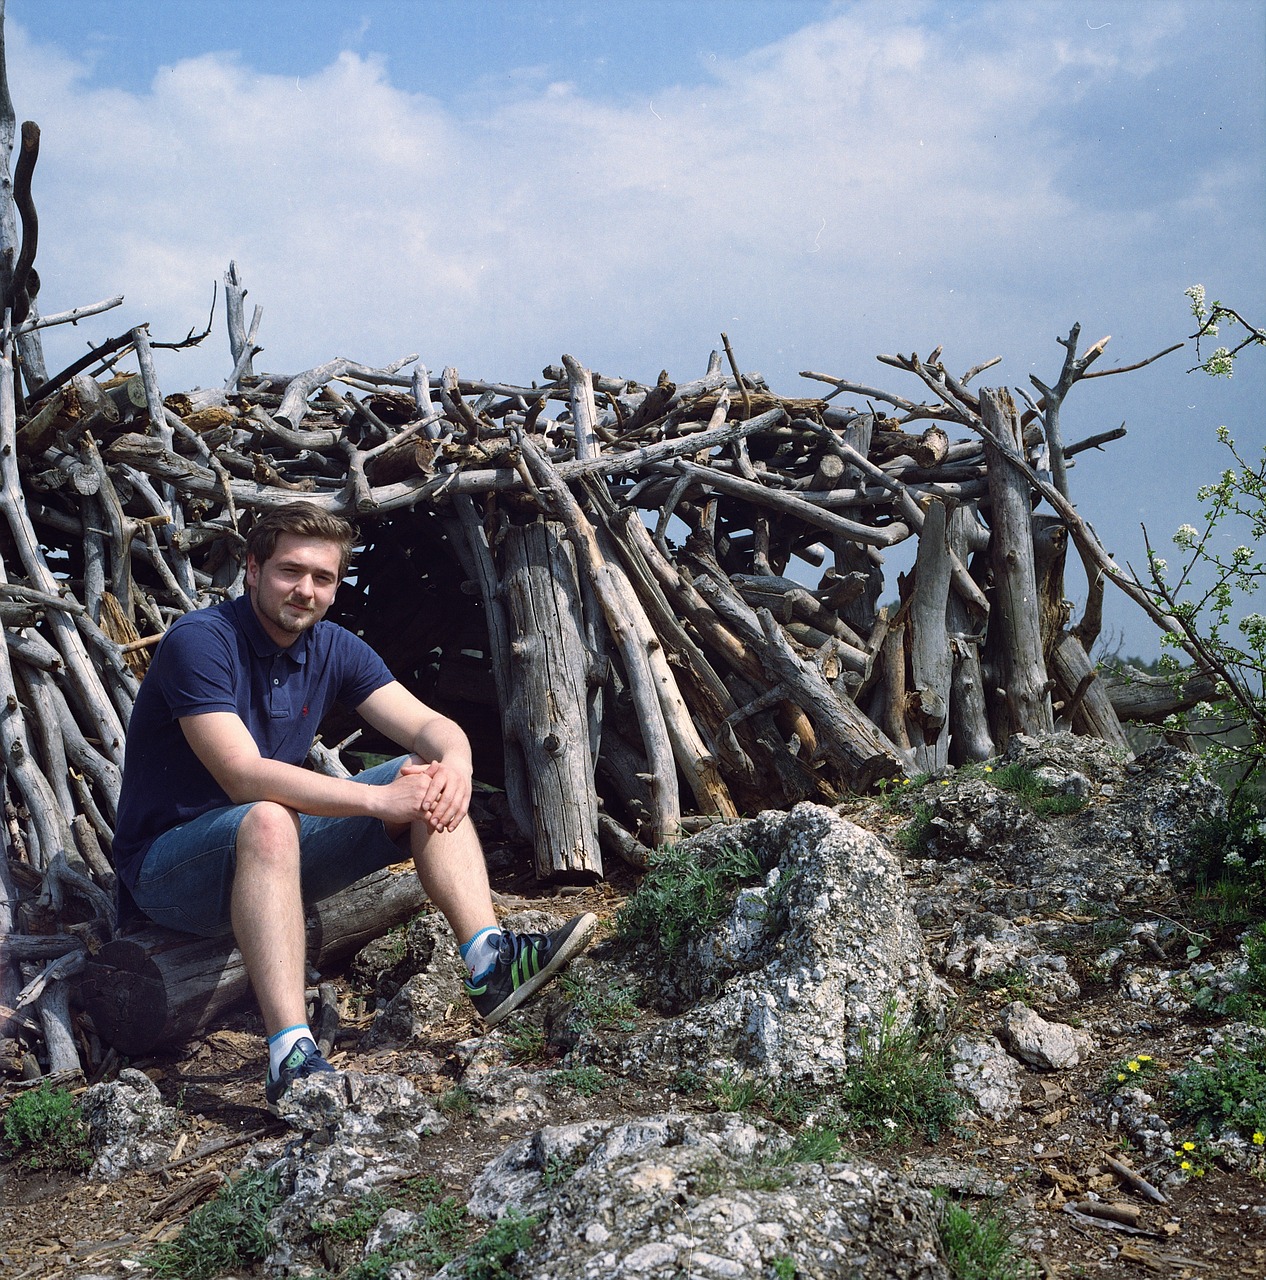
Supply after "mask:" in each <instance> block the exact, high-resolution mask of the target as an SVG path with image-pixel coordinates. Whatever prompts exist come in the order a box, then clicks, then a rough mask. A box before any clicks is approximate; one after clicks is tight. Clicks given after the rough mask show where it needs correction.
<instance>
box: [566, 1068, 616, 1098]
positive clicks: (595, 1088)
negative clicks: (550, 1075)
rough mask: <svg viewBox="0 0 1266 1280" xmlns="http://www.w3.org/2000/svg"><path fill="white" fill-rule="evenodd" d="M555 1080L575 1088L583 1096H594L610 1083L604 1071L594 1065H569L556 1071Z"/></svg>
mask: <svg viewBox="0 0 1266 1280" xmlns="http://www.w3.org/2000/svg"><path fill="white" fill-rule="evenodd" d="M554 1081H555V1083H557V1084H560V1085H564V1086H566V1087H567V1088H569V1089H574V1090H575V1091H576V1092H577V1093H578V1094H580V1096H581V1097H582V1098H594V1097H597V1095H598V1094H600V1093H601V1092H602V1091H603V1089H605V1088H606V1087H607V1085H608V1084H609V1083H610V1082H609V1081H608V1080H607V1077H606V1076H604V1075H603V1074H602V1072H601V1071H600V1070H599V1069H598V1068H597V1067H593V1066H580V1067H567V1068H565V1069H564V1070H562V1071H555V1072H554Z"/></svg>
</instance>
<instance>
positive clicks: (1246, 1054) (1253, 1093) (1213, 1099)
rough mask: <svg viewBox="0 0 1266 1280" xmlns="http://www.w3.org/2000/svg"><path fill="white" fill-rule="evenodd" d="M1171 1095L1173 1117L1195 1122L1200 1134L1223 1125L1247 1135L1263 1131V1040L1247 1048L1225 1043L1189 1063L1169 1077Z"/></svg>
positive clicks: (1265, 1088) (1265, 1083) (1265, 1072)
mask: <svg viewBox="0 0 1266 1280" xmlns="http://www.w3.org/2000/svg"><path fill="white" fill-rule="evenodd" d="M1170 1096H1171V1098H1172V1100H1173V1104H1174V1112H1175V1115H1176V1116H1177V1118H1178V1119H1180V1120H1186V1121H1188V1122H1190V1123H1191V1124H1193V1125H1195V1128H1196V1134H1197V1136H1198V1137H1200V1138H1208V1137H1216V1136H1217V1135H1218V1133H1219V1132H1220V1131H1221V1130H1223V1129H1233V1130H1234V1131H1235V1132H1236V1133H1238V1134H1240V1135H1241V1136H1242V1137H1245V1138H1250V1139H1251V1138H1252V1136H1253V1135H1254V1134H1255V1133H1266V1039H1262V1038H1258V1039H1257V1040H1256V1042H1255V1043H1254V1044H1252V1045H1251V1046H1250V1047H1249V1048H1247V1049H1237V1048H1234V1047H1232V1046H1229V1045H1224V1046H1223V1047H1222V1048H1221V1049H1219V1050H1218V1051H1217V1052H1216V1053H1215V1054H1213V1055H1212V1056H1211V1057H1210V1058H1208V1059H1207V1060H1198V1061H1196V1062H1192V1063H1191V1064H1189V1065H1188V1066H1187V1067H1185V1068H1184V1069H1183V1070H1182V1071H1179V1072H1177V1073H1176V1074H1175V1075H1174V1076H1173V1078H1172V1081H1171V1087H1170Z"/></svg>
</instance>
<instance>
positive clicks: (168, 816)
mask: <svg viewBox="0 0 1266 1280" xmlns="http://www.w3.org/2000/svg"><path fill="white" fill-rule="evenodd" d="M391 680H392V675H391V672H390V671H389V670H388V669H387V666H386V664H385V663H384V662H383V660H382V659H381V658H380V657H379V656H378V655H377V654H376V653H375V652H374V651H373V650H372V649H371V648H370V647H369V645H367V644H366V643H365V642H364V641H363V640H362V639H360V637H359V636H355V635H353V634H352V633H351V632H350V631H348V630H346V629H345V628H343V627H340V626H338V625H337V624H336V623H333V622H318V623H317V624H316V626H315V627H311V628H309V629H308V630H307V631H305V632H303V633H302V634H301V635H300V636H299V638H298V639H297V640H296V641H295V642H294V644H292V645H291V646H290V647H289V648H288V649H283V648H282V647H281V646H280V645H278V644H277V643H276V642H275V641H273V640H270V639H269V637H268V635H267V634H266V633H265V631H264V629H263V627H262V626H260V623H259V619H258V618H257V617H256V615H255V610H254V608H253V607H252V605H251V602H250V599H249V597H248V596H246V595H242V596H239V597H238V598H237V599H236V600H227V601H225V602H224V603H223V604H217V605H213V606H212V607H211V608H208V609H199V610H198V611H197V612H195V613H188V614H185V615H184V616H183V617H180V618H177V619H176V621H175V622H173V623H172V625H171V627H170V628H169V629H168V631H167V633H166V634H165V635H164V636H163V638H162V640H161V641H160V643H159V645H158V647H157V648H156V649H155V650H154V656H153V658H152V660H151V662H150V665H149V670H148V671H147V672H146V673H145V678H144V680H142V681H141V688H140V693H139V694H138V695H137V699H136V704H135V706H134V707H133V709H132V718H131V720H130V722H129V724H128V731H127V749H126V754H125V757H124V768H123V787H122V792H121V794H120V796H119V812H118V820H117V822H116V824H115V832H114V867H115V871H116V872H117V873H118V875H119V878H120V879H121V880H122V881H123V883H124V884H126V885H127V886H128V887H129V888H131V886H132V885H133V884H134V883H135V880H136V873H137V872H138V871H139V869H140V866H141V863H142V862H143V861H144V859H145V854H146V851H147V850H148V849H149V846H150V843H151V842H152V841H153V840H154V839H155V837H156V836H159V835H161V834H162V833H163V832H164V831H168V830H170V829H171V828H172V827H175V826H178V825H179V824H180V823H182V822H188V821H189V820H190V819H191V818H196V817H199V816H200V815H201V814H204V813H207V812H209V811H210V810H212V809H220V808H223V807H224V806H226V805H229V804H231V803H232V801H231V800H230V799H229V798H228V796H227V795H225V793H224V791H223V790H222V789H221V787H220V785H219V783H217V782H216V780H215V779H214V778H213V777H212V776H211V774H210V773H209V772H208V771H207V770H206V769H205V768H204V767H203V765H202V763H201V761H200V760H199V759H198V757H197V756H196V755H194V753H193V750H192V748H191V747H190V746H189V743H188V742H187V741H186V739H185V735H184V732H183V731H182V729H181V728H180V723H179V721H180V718H181V717H182V716H189V715H198V714H201V713H204V712H209V711H230V712H235V713H236V714H237V715H238V716H240V717H241V719H242V722H243V723H244V724H245V725H246V728H247V730H248V731H249V732H250V735H251V737H252V738H254V739H255V742H256V744H257V745H258V747H259V753H260V755H262V756H264V757H266V758H268V759H272V760H281V761H283V762H284V763H286V764H294V765H302V764H303V762H304V760H305V759H306V758H307V754H308V749H309V748H310V747H311V745H312V739H313V738H314V737H315V736H316V731H317V729H318V728H319V726H320V724H321V720H322V718H323V717H324V715H325V713H326V712H327V711H328V710H329V709H330V707H331V706H333V705H334V703H335V702H340V703H342V704H343V705H344V706H347V707H353V708H354V707H357V706H359V705H360V704H361V703H362V702H363V701H364V700H365V699H366V698H367V697H369V695H370V694H371V693H373V692H374V690H375V689H380V688H382V686H383V685H386V684H389V683H390V682H391Z"/></svg>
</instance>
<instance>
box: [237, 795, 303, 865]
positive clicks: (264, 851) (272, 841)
mask: <svg viewBox="0 0 1266 1280" xmlns="http://www.w3.org/2000/svg"><path fill="white" fill-rule="evenodd" d="M237 856H238V859H239V861H240V860H241V859H243V858H246V859H252V860H256V861H269V862H271V861H274V860H279V861H284V862H290V861H297V860H298V856H299V815H298V814H297V813H295V812H294V810H293V809H288V808H286V806H285V805H284V804H275V803H273V802H272V801H271V800H261V801H260V802H259V803H258V804H253V805H251V807H250V809H248V810H247V812H246V816H245V817H244V818H243V819H242V822H241V825H240V826H239V827H238V829H237Z"/></svg>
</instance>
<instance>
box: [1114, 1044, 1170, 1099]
mask: <svg viewBox="0 0 1266 1280" xmlns="http://www.w3.org/2000/svg"><path fill="white" fill-rule="evenodd" d="M1159 1069H1160V1067H1159V1064H1158V1063H1157V1061H1156V1059H1155V1058H1153V1057H1152V1056H1151V1054H1148V1053H1136V1054H1135V1055H1134V1056H1133V1057H1130V1058H1122V1059H1121V1061H1120V1062H1118V1063H1117V1064H1116V1066H1114V1067H1111V1068H1110V1069H1109V1070H1108V1074H1107V1075H1106V1076H1105V1077H1104V1080H1103V1087H1102V1090H1101V1092H1102V1093H1103V1094H1104V1096H1105V1097H1109V1098H1110V1097H1111V1096H1112V1095H1113V1094H1114V1093H1117V1092H1118V1091H1119V1090H1121V1089H1131V1088H1134V1087H1135V1086H1136V1085H1141V1084H1142V1083H1143V1081H1144V1080H1147V1079H1148V1078H1149V1077H1151V1076H1154V1075H1155V1074H1156V1072H1157V1071H1158V1070H1159Z"/></svg>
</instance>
